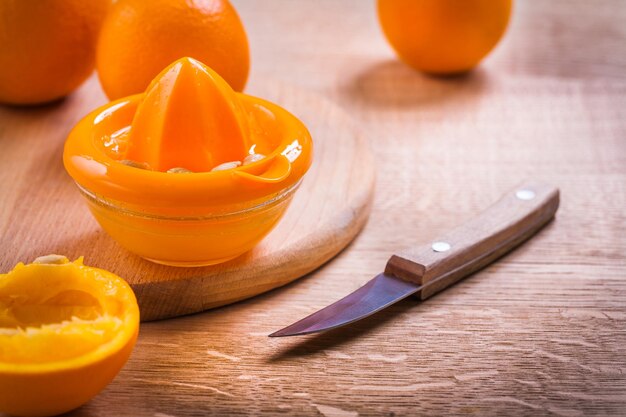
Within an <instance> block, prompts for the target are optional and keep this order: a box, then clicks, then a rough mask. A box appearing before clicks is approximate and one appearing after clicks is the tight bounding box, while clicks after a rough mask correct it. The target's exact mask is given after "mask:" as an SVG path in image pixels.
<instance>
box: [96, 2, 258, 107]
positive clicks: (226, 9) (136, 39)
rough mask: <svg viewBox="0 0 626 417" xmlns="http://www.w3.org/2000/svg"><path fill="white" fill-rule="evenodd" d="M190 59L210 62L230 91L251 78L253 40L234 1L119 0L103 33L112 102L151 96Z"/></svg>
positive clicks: (104, 78) (102, 64) (101, 60)
mask: <svg viewBox="0 0 626 417" xmlns="http://www.w3.org/2000/svg"><path fill="white" fill-rule="evenodd" d="M185 56H188V57H192V58H195V59H197V60H199V61H201V62H204V63H205V64H207V65H208V66H210V67H211V68H212V69H214V70H215V71H216V72H217V73H218V74H220V75H221V76H222V77H223V78H224V79H225V80H226V81H227V82H228V83H229V84H230V86H231V87H232V88H233V89H235V90H238V91H241V90H243V88H244V86H245V84H246V80H247V78H248V69H249V66H250V55H249V50H248V38H247V36H246V32H245V30H244V28H243V25H242V23H241V20H240V19H239V16H238V15H237V12H236V11H235V9H234V8H233V6H232V5H231V4H230V3H229V2H228V0H152V1H146V0H118V2H117V3H116V4H115V5H114V6H113V7H112V8H111V11H110V12H109V14H108V15H107V17H106V19H105V21H104V23H103V25H102V31H101V33H100V39H99V41H98V50H97V57H96V66H97V69H98V76H99V77H100V82H101V84H102V88H103V89H104V92H105V93H106V94H107V96H109V98H110V99H111V100H115V99H118V98H120V97H125V96H128V95H131V94H136V93H141V92H143V91H145V89H146V88H147V87H148V84H150V81H152V79H153V78H154V77H155V76H156V75H157V74H159V73H160V72H161V71H162V70H163V69H164V68H165V67H167V66H168V65H169V64H171V63H172V62H174V61H176V60H177V59H179V58H183V57H185Z"/></svg>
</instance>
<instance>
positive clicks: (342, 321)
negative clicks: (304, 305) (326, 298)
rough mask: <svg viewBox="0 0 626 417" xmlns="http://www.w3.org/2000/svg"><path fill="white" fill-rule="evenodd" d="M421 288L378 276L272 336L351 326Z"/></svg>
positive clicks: (391, 277) (410, 283)
mask: <svg viewBox="0 0 626 417" xmlns="http://www.w3.org/2000/svg"><path fill="white" fill-rule="evenodd" d="M421 288H422V286H421V285H416V284H413V283H412V282H408V281H403V280H401V279H399V278H395V277H393V276H389V275H385V274H379V275H377V276H376V277H375V278H374V279H371V280H370V281H368V282H367V284H365V285H363V286H362V287H361V288H359V289H358V290H356V291H354V292H353V293H352V294H350V295H348V296H346V297H344V298H342V299H341V300H339V301H337V302H335V303H333V304H331V305H329V306H328V307H324V308H323V309H321V310H319V311H317V312H315V313H313V314H311V315H310V316H308V317H305V318H303V319H302V320H300V321H298V322H296V323H294V324H292V325H291V326H287V327H285V328H284V329H282V330H279V331H277V332H274V333H272V334H271V335H270V337H281V336H296V335H303V334H309V333H315V332H319V331H322V330H330V329H334V328H336V327H340V326H343V325H346V324H350V323H352V322H355V321H357V320H360V319H362V318H365V317H367V316H370V315H372V314H374V313H376V312H378V311H380V310H382V309H383V308H385V307H388V306H390V305H391V304H393V303H395V302H397V301H400V300H402V299H403V298H406V297H408V296H409V295H412V294H415V293H416V292H417V291H419V290H420V289H421Z"/></svg>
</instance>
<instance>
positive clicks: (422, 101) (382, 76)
mask: <svg viewBox="0 0 626 417" xmlns="http://www.w3.org/2000/svg"><path fill="white" fill-rule="evenodd" d="M488 82H489V76H488V72H487V71H486V70H484V69H482V68H480V67H479V68H477V69H475V70H473V71H470V72H467V73H463V74H457V75H450V76H435V75H427V74H423V73H420V72H419V71H416V70H414V69H412V68H411V67H409V66H408V65H406V64H404V63H402V62H400V61H399V60H395V59H394V60H386V61H381V62H378V63H375V64H374V65H372V66H370V67H368V68H365V69H364V70H363V71H362V72H360V73H357V74H356V75H355V76H354V77H353V78H351V79H349V80H348V81H347V82H346V84H344V85H343V86H342V87H341V88H340V91H339V92H340V97H341V99H342V100H346V101H350V102H354V101H356V102H358V103H360V104H362V105H364V106H366V107H374V108H376V109H380V110H385V109H392V110H396V109H398V108H412V107H428V106H432V105H438V104H441V103H442V102H445V101H448V100H452V99H455V100H458V99H459V98H468V97H477V96H478V95H479V94H478V93H480V92H481V91H482V90H484V89H485V87H486V86H487V84H488Z"/></svg>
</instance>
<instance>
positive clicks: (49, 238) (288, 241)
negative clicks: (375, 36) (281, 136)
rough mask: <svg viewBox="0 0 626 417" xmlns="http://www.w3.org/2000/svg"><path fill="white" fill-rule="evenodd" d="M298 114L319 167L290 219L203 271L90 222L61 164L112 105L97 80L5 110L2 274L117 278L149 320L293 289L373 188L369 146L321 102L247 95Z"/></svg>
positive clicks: (260, 89) (352, 229)
mask: <svg viewBox="0 0 626 417" xmlns="http://www.w3.org/2000/svg"><path fill="white" fill-rule="evenodd" d="M247 92H248V93H249V94H252V95H257V96H259V97H263V98H266V99H268V100H271V101H274V102H276V103H278V104H280V105H282V106H284V107H285V108H286V109H288V110H289V111H291V112H292V113H294V114H295V115H296V116H298V117H299V118H300V119H301V120H302V121H303V122H304V123H305V124H306V125H307V127H308V128H309V130H310V131H311V135H312V137H313V140H314V143H315V154H314V163H313V166H312V167H311V169H310V171H309V172H308V173H307V175H306V176H305V179H304V181H303V183H302V186H301V187H300V189H299V190H298V192H297V193H296V195H295V197H294V200H293V203H292V204H291V206H290V207H289V209H288V211H287V213H286V214H285V217H284V218H283V219H282V220H281V222H280V223H279V225H278V226H277V227H276V229H274V230H273V231H272V232H271V234H270V235H268V236H267V237H266V238H265V240H263V241H262V242H261V244H259V245H258V246H257V247H256V248H255V249H254V250H252V251H251V252H248V253H247V254H245V255H243V256H241V257H239V258H238V259H235V260H233V261H230V262H227V263H224V264H221V265H216V266H211V267H202V268H177V267H167V266H162V265H157V264H154V263H151V262H149V261H146V260H143V259H141V258H140V257H138V256H136V255H133V254H132V253H130V252H128V251H126V250H125V249H123V248H122V247H120V246H119V245H118V244H117V243H115V241H113V239H111V238H110V237H109V236H108V235H107V234H106V233H104V231H102V229H100V227H99V226H98V224H97V223H96V221H95V220H94V219H93V218H92V217H91V214H90V213H89V211H88V209H87V206H86V204H85V203H84V202H83V201H82V197H81V196H80V195H79V193H78V190H77V189H76V186H75V185H74V183H73V181H72V180H71V179H70V177H69V176H68V175H67V174H66V173H65V170H64V169H63V164H62V161H61V155H62V152H63V143H64V141H65V138H66V136H67V134H68V132H69V130H70V129H71V128H72V126H73V125H74V124H75V123H76V121H77V120H79V119H80V118H81V117H83V116H84V115H85V114H86V113H88V112H89V111H90V110H92V109H94V108H95V107H97V106H99V105H101V104H104V103H106V99H105V97H104V96H103V94H102V92H101V90H100V87H99V85H98V83H97V80H96V79H95V77H92V78H91V79H90V80H89V81H88V82H87V83H86V84H85V85H84V86H83V87H81V89H80V90H79V91H77V92H75V93H74V94H73V95H72V96H70V97H69V98H67V99H66V100H64V101H62V102H59V103H55V104H51V105H47V106H43V107H37V108H11V107H0V149H1V151H0V184H1V188H0V232H1V233H0V247H1V248H2V254H1V255H0V271H1V272H6V271H8V270H10V269H11V268H12V267H13V266H14V265H15V264H16V263H17V262H20V261H22V262H31V261H32V260H33V259H35V258H36V257H38V256H41V255H46V254H50V253H57V254H62V255H66V256H67V257H68V258H70V259H75V258H77V257H78V256H84V257H85V264H87V265H90V266H96V267H99V268H104V269H107V270H109V271H112V272H114V273H116V274H118V275H119V276H121V277H123V278H124V279H126V280H127V281H128V282H129V283H130V284H131V286H132V287H133V289H134V290H135V294H136V295H137V299H138V301H139V306H140V309H141V316H142V320H143V321H147V320H155V319H162V318H167V317H174V316H179V315H183V314H189V313H194V312H199V311H202V310H207V309H210V308H213V307H217V306H221V305H224V304H228V303H232V302H235V301H238V300H242V299H245V298H248V297H252V296H254V295H257V294H260V293H262V292H265V291H268V290H271V289H273V288H276V287H279V286H281V285H284V284H287V283H289V282H291V281H293V280H295V279H297V278H299V277H301V276H303V275H305V274H307V273H308V272H311V271H312V270H314V269H316V268H318V267H319V266H320V265H322V264H323V263H325V262H326V261H328V260H329V259H331V258H332V257H333V256H335V255H336V254H337V253H339V252H340V251H341V250H342V249H343V248H344V247H345V246H346V245H347V244H348V243H349V242H350V241H351V240H352V239H353V238H354V237H355V236H356V235H357V234H358V232H359V231H360V230H361V228H362V226H363V225H364V223H365V221H366V219H367V216H368V213H369V209H370V205H371V201H372V197H373V190H374V161H373V158H372V155H371V153H370V151H369V146H368V144H367V141H366V140H365V138H364V137H363V136H362V135H361V134H360V133H359V131H358V129H357V128H356V127H355V125H354V123H353V122H352V121H351V120H350V118H349V117H347V116H346V115H345V114H344V113H343V112H342V111H341V110H340V109H338V108H337V107H336V106H334V105H333V104H331V103H330V102H328V101H326V100H324V99H322V98H321V97H318V96H315V95H312V94H309V93H305V92H303V91H301V90H299V89H297V88H295V87H291V86H287V85H284V84H281V83H279V82H276V81H272V80H263V82H262V83H261V82H259V83H256V84H255V85H253V86H251V87H250V88H248V90H247Z"/></svg>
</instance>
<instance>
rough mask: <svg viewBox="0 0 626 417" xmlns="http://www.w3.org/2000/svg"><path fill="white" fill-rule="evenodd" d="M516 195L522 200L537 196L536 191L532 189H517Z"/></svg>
mask: <svg viewBox="0 0 626 417" xmlns="http://www.w3.org/2000/svg"><path fill="white" fill-rule="evenodd" d="M515 197H517V198H519V199H520V200H532V199H533V198H535V192H534V191H532V190H517V191H516V192H515Z"/></svg>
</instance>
